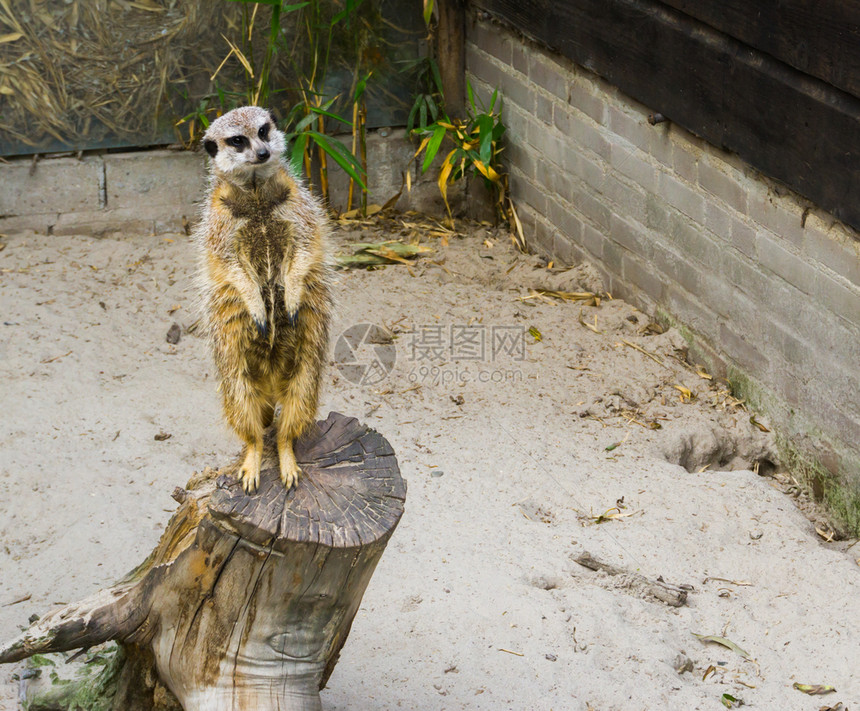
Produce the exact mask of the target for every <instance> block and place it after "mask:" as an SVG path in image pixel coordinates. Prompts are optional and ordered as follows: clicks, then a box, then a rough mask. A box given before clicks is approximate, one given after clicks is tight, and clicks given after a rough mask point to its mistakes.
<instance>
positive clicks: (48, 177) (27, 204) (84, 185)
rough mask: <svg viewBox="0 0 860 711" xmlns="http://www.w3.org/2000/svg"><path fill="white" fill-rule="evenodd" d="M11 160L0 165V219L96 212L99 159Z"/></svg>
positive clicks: (99, 180)
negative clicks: (33, 161) (18, 216)
mask: <svg viewBox="0 0 860 711" xmlns="http://www.w3.org/2000/svg"><path fill="white" fill-rule="evenodd" d="M32 165H33V163H32V160H29V159H27V160H24V159H19V160H12V161H10V162H9V163H6V164H3V165H0V176H2V183H3V189H2V190H0V216H2V217H14V216H16V215H20V216H26V215H38V214H55V215H56V214H58V213H60V212H69V211H92V210H98V209H99V208H100V207H102V205H101V189H100V185H101V181H102V176H103V163H102V160H101V158H85V159H84V160H83V161H78V160H75V159H74V158H54V159H48V160H42V161H39V162H38V163H37V164H36V167H35V169H34V170H33V171H32V175H31V168H32Z"/></svg>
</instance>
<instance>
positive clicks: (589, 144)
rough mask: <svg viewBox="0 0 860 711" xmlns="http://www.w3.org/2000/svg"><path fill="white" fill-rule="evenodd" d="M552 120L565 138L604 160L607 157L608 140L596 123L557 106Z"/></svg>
mask: <svg viewBox="0 0 860 711" xmlns="http://www.w3.org/2000/svg"><path fill="white" fill-rule="evenodd" d="M552 120H553V122H554V123H555V125H556V128H558V130H559V131H560V132H561V133H562V135H564V136H565V137H566V138H568V139H569V140H572V141H573V142H574V143H576V144H578V145H579V146H582V147H583V148H587V149H588V150H590V151H592V152H593V153H596V154H597V155H598V156H600V157H601V158H603V159H605V160H608V159H609V141H608V140H607V137H606V136H605V135H604V134H603V133H601V131H600V128H599V127H598V126H597V125H596V124H593V123H591V122H590V121H589V120H588V119H586V118H584V117H580V116H577V115H576V114H575V113H574V112H572V111H563V110H561V108H560V107H558V106H557V107H556V111H554V112H553V117H552Z"/></svg>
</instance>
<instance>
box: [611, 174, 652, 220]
mask: <svg viewBox="0 0 860 711" xmlns="http://www.w3.org/2000/svg"><path fill="white" fill-rule="evenodd" d="M603 195H604V196H605V197H606V199H607V200H608V201H609V202H610V203H611V204H612V205H614V206H615V208H614V212H617V213H619V214H622V215H624V216H625V217H629V218H631V219H633V220H636V221H637V222H640V223H644V222H645V221H646V202H647V198H646V194H645V191H644V190H642V188H640V187H639V186H638V185H636V184H635V183H631V182H630V181H628V180H626V179H625V180H619V179H618V178H616V177H615V176H613V175H609V176H607V177H606V180H605V181H604V184H603Z"/></svg>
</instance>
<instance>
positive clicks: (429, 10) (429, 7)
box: [424, 0, 435, 25]
mask: <svg viewBox="0 0 860 711" xmlns="http://www.w3.org/2000/svg"><path fill="white" fill-rule="evenodd" d="M434 4H435V3H434V0H424V24H425V25H429V24H430V20H431V19H432V18H433V5H434Z"/></svg>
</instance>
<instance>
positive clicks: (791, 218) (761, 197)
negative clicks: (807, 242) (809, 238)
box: [749, 192, 803, 249]
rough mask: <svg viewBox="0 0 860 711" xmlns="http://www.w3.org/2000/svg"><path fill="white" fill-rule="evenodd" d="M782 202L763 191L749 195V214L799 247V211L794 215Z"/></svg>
mask: <svg viewBox="0 0 860 711" xmlns="http://www.w3.org/2000/svg"><path fill="white" fill-rule="evenodd" d="M784 202H785V201H782V200H779V198H775V197H773V196H771V195H768V194H765V193H763V192H760V193H758V194H756V195H750V196H749V216H750V218H752V219H753V220H754V221H755V222H758V223H759V224H760V225H763V226H764V227H767V228H768V229H769V230H771V231H772V232H775V233H776V234H778V235H779V236H780V237H782V238H783V239H785V240H788V241H789V242H791V243H792V244H793V245H794V246H795V247H797V248H798V249H800V248H801V247H802V245H803V227H801V226H800V220H801V216H800V214H799V213H798V214H797V215H795V214H793V213H792V212H790V211H789V210H788V209H787V208H786V207H785V206H784V204H781V203H784Z"/></svg>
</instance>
